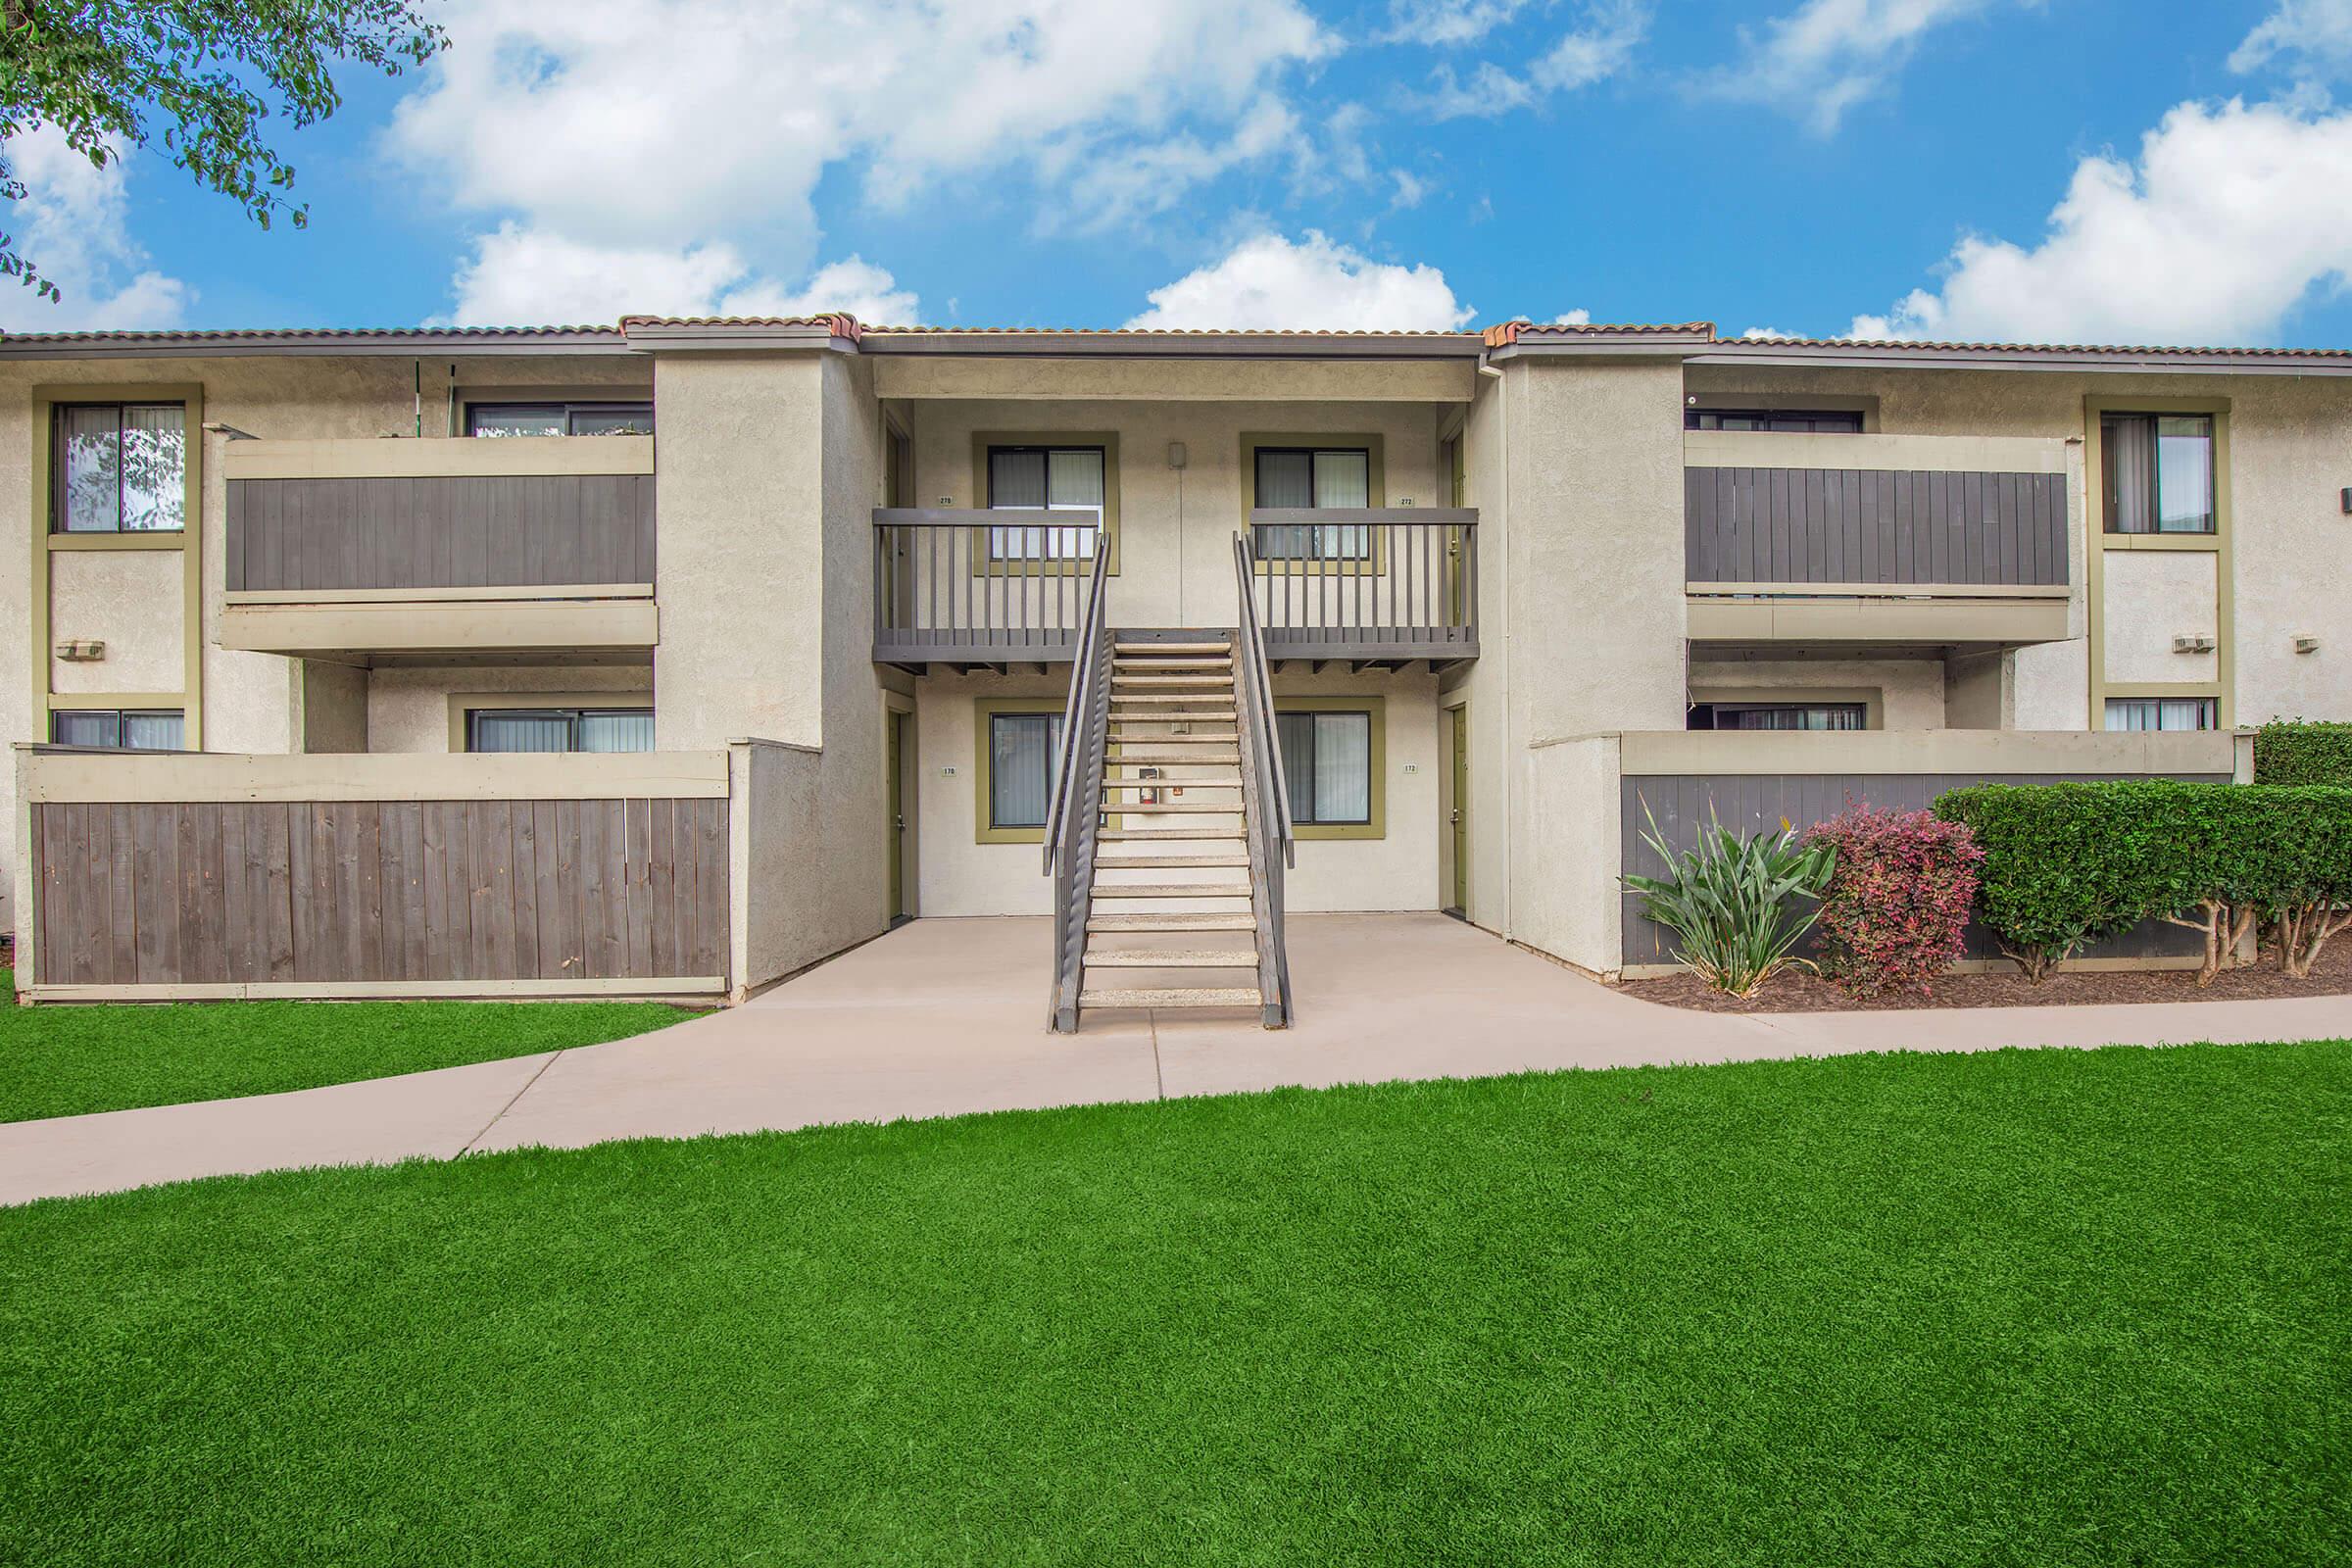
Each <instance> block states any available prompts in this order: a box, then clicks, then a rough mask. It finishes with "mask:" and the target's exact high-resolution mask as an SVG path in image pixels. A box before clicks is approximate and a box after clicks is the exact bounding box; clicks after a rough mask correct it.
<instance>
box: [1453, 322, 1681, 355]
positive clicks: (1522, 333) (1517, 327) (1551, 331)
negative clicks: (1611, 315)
mask: <svg viewBox="0 0 2352 1568" xmlns="http://www.w3.org/2000/svg"><path fill="white" fill-rule="evenodd" d="M1484 336H1485V338H1486V344H1487V347H1489V348H1491V349H1499V348H1505V347H1507V346H1509V345H1510V344H1513V343H1517V342H1521V341H1523V340H1525V339H1528V338H1544V337H1564V338H1580V337H1584V338H1615V337H1675V338H1697V339H1699V340H1701V341H1704V342H1709V343H1713V342H1719V341H1721V340H1720V339H1718V338H1717V337H1716V336H1715V323H1714V322H1713V321H1671V322H1658V321H1628V322H1618V323H1607V322H1601V321H1502V322H1498V323H1497V324H1495V325H1494V326H1490V327H1488V328H1487V329H1486V332H1485V334H1484Z"/></svg>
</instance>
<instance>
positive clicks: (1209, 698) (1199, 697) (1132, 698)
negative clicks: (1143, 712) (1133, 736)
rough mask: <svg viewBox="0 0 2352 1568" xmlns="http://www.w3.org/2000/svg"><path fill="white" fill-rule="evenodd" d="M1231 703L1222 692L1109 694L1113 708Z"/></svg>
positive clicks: (1230, 699)
mask: <svg viewBox="0 0 2352 1568" xmlns="http://www.w3.org/2000/svg"><path fill="white" fill-rule="evenodd" d="M1231 701H1233V699H1232V698H1231V697H1229V696H1227V695H1226V694H1225V693H1224V692H1126V693H1120V692H1112V693H1111V694H1110V704H1111V706H1112V707H1113V708H1117V707H1120V706H1122V705H1124V706H1126V707H1129V708H1135V707H1139V706H1141V705H1142V704H1145V703H1157V704H1158V705H1159V706H1160V707H1162V708H1167V707H1171V706H1182V705H1184V704H1186V703H1207V704H1214V703H1221V702H1226V703H1229V702H1231Z"/></svg>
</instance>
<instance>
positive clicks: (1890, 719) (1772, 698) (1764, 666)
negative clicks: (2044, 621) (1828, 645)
mask: <svg viewBox="0 0 2352 1568" xmlns="http://www.w3.org/2000/svg"><path fill="white" fill-rule="evenodd" d="M1854 692H1862V693H1870V694H1875V697H1876V700H1877V706H1878V713H1877V717H1876V720H1875V727H1877V728H1879V729H1941V728H1942V727H1943V725H1944V711H1943V709H1944V665H1943V662H1942V661H1940V660H1934V659H1819V660H1813V659H1808V660H1793V659H1777V660H1776V659H1754V660H1700V659H1694V660H1692V661H1691V700H1692V701H1693V702H1746V701H1752V700H1762V701H1767V702H1793V701H1797V700H1800V699H1803V698H1805V697H1807V696H1808V695H1810V694H1819V695H1820V700H1822V701H1835V702H1846V701H1856V700H1867V699H1855V698H1851V697H1849V696H1847V695H1846V694H1848V693H1854ZM1667 727H1671V726H1667Z"/></svg>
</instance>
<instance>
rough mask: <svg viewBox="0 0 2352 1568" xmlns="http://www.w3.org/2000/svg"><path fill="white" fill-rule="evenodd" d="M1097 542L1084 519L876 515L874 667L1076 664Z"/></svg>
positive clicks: (905, 511)
mask: <svg viewBox="0 0 2352 1568" xmlns="http://www.w3.org/2000/svg"><path fill="white" fill-rule="evenodd" d="M1102 540H1103V529H1102V523H1101V517H1100V515H1098V514H1096V513H1092V512H1061V511H1055V512H1022V511H1014V510H1011V509H1002V510H997V511H972V510H961V511H932V510H926V509H918V508H911V507H878V508H876V509H875V511H874V658H875V659H876V660H878V661H880V662H883V663H908V664H914V663H922V662H928V661H933V660H950V661H958V662H992V661H1006V662H1011V661H1024V662H1025V661H1037V662H1063V661H1066V660H1069V659H1070V658H1072V657H1074V655H1075V653H1076V650H1077V646H1078V638H1079V632H1080V629H1081V628H1082V627H1083V626H1084V625H1085V622H1086V607H1087V604H1088V601H1089V599H1090V598H1091V597H1092V594H1093V591H1094V589H1093V584H1094V581H1095V572H1094V564H1095V551H1096V549H1097V548H1098V546H1099V545H1100V544H1101V543H1102Z"/></svg>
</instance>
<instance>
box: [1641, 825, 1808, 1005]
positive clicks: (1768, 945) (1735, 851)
mask: <svg viewBox="0 0 2352 1568" xmlns="http://www.w3.org/2000/svg"><path fill="white" fill-rule="evenodd" d="M1642 815H1643V816H1644V817H1646V818H1648V821H1649V828H1648V830H1647V831H1646V832H1644V833H1643V834H1642V840H1643V842H1645V843H1647V844H1648V845H1649V847H1650V849H1651V851H1652V852H1653V853H1655V854H1656V856H1657V857H1658V858H1659V859H1661V860H1663V861H1665V862H1666V864H1667V865H1669V866H1671V867H1673V870H1672V872H1671V873H1670V874H1669V875H1666V876H1662V877H1652V876H1628V877H1626V878H1625V885H1626V886H1627V887H1628V888H1629V889H1631V890H1632V891H1634V892H1636V893H1639V894H1640V895H1642V913H1644V914H1646V915H1648V916H1649V917H1650V918H1651V919H1652V920H1655V921H1657V922H1658V924H1660V925H1662V926H1664V927H1666V929H1667V930H1669V931H1672V932H1673V933H1674V934H1675V936H1676V937H1677V938H1679V939H1680V944H1681V945H1680V946H1679V947H1678V948H1677V950H1676V952H1675V955H1674V956H1675V961H1676V962H1678V963H1682V964H1687V965H1689V966H1690V968H1691V970H1692V971H1693V972H1694V973H1696V974H1697V975H1698V977H1699V978H1700V979H1701V980H1703V981H1705V982H1706V983H1707V984H1708V985H1710V986H1712V987H1714V988H1715V989H1716V990H1718V991H1724V992H1729V993H1730V994H1731V995H1733V996H1735V997H1748V996H1753V995H1754V994H1755V990H1756V988H1757V987H1758V986H1760V985H1762V984H1763V983H1764V982H1765V981H1767V980H1769V979H1771V978H1772V977H1773V976H1774V975H1775V974H1778V973H1779V972H1780V971H1781V970H1782V969H1784V968H1788V967H1790V966H1792V965H1802V966H1804V967H1806V968H1811V967H1812V963H1811V961H1810V960H1808V959H1804V958H1798V957H1794V956H1791V955H1792V954H1793V953H1794V951H1795V948H1796V945H1797V943H1799V942H1800V941H1802V940H1803V939H1804V935H1805V933H1806V932H1807V931H1810V930H1811V929H1812V928H1813V921H1814V919H1815V917H1816V915H1817V914H1818V913H1819V906H1818V905H1817V904H1811V903H1803V904H1800V902H1799V901H1800V900H1801V901H1811V900H1818V899H1819V898H1820V897H1821V894H1822V891H1823V890H1824V889H1825V888H1827V887H1828V886H1829V883H1830V873H1831V872H1832V871H1834V870H1835V869H1836V868H1837V863H1838V860H1837V852H1836V851H1835V850H1834V849H1832V848H1831V847H1830V846H1829V845H1827V844H1815V845H1811V846H1806V845H1803V844H1800V843H1799V842H1798V836H1797V833H1796V830H1795V829H1794V828H1792V827H1790V826H1789V823H1788V822H1787V821H1786V820H1784V821H1783V822H1782V823H1781V830H1780V831H1779V832H1778V833H1758V834H1754V835H1752V836H1748V837H1742V836H1741V835H1740V834H1738V833H1735V832H1733V831H1732V830H1731V829H1730V828H1728V827H1725V826H1724V825H1723V821H1722V819H1721V818H1720V817H1718V816H1717V815H1716V814H1715V809H1714V806H1713V805H1712V804H1711V803H1710V804H1709V806H1708V808H1707V825H1706V827H1705V828H1703V829H1702V830H1701V831H1700V832H1699V835H1698V842H1697V843H1696V844H1695V845H1693V846H1692V847H1691V848H1690V849H1688V850H1685V851H1683V852H1682V853H1680V854H1677V853H1676V852H1675V849H1674V847H1673V846H1672V845H1670V844H1668V843H1667V842H1666V836H1665V834H1663V833H1661V832H1660V831H1659V830H1658V819H1657V818H1656V817H1655V816H1652V815H1651V814H1650V809H1649V803H1648V802H1647V801H1643V802H1642Z"/></svg>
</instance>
